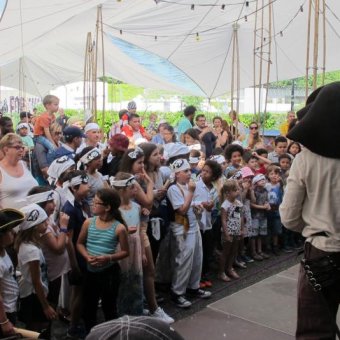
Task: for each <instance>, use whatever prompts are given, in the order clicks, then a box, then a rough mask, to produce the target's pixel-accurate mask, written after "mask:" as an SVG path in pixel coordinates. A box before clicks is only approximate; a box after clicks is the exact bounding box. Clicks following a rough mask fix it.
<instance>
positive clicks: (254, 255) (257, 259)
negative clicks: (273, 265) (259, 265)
mask: <svg viewBox="0 0 340 340" xmlns="http://www.w3.org/2000/svg"><path fill="white" fill-rule="evenodd" d="M252 257H253V259H254V260H256V261H263V257H262V256H261V255H260V254H256V253H255V254H253V255H252Z"/></svg>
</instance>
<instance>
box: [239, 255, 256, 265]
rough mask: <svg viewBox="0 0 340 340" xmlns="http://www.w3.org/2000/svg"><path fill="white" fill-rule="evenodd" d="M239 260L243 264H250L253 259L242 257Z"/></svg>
mask: <svg viewBox="0 0 340 340" xmlns="http://www.w3.org/2000/svg"><path fill="white" fill-rule="evenodd" d="M241 260H242V261H243V262H245V263H252V262H254V259H252V258H251V257H250V256H247V255H243V256H241Z"/></svg>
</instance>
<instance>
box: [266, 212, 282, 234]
mask: <svg viewBox="0 0 340 340" xmlns="http://www.w3.org/2000/svg"><path fill="white" fill-rule="evenodd" d="M267 223H268V235H271V236H276V235H281V234H282V223H281V218H280V216H268V217H267Z"/></svg>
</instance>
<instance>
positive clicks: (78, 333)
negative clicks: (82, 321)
mask: <svg viewBox="0 0 340 340" xmlns="http://www.w3.org/2000/svg"><path fill="white" fill-rule="evenodd" d="M66 336H67V337H68V338H76V339H78V338H80V339H84V338H85V337H86V331H85V328H84V327H83V326H70V327H69V328H68V330H67V333H66Z"/></svg>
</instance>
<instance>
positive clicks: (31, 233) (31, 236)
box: [14, 222, 45, 253]
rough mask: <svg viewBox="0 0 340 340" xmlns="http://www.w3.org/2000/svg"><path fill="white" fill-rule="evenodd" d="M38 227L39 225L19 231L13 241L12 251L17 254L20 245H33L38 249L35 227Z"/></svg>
mask: <svg viewBox="0 0 340 340" xmlns="http://www.w3.org/2000/svg"><path fill="white" fill-rule="evenodd" d="M43 223H45V222H43ZM39 225H40V224H38V225H36V226H34V227H32V228H29V229H26V230H20V231H19V233H18V234H17V236H16V238H15V241H14V249H15V251H16V252H17V253H18V252H19V248H20V245H21V244H22V243H33V244H34V245H36V246H37V247H39V248H40V243H39V239H40V235H39V232H38V230H37V227H38V226H39Z"/></svg>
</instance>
